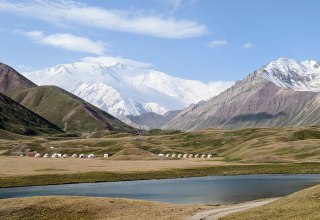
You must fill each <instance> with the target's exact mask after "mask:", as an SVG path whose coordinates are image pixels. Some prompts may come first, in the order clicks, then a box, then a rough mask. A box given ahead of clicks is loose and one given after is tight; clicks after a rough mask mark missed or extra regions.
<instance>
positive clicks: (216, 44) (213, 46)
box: [207, 39, 229, 48]
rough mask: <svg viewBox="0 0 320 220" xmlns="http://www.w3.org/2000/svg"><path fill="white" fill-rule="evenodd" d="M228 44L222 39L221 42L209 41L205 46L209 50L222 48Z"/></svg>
mask: <svg viewBox="0 0 320 220" xmlns="http://www.w3.org/2000/svg"><path fill="white" fill-rule="evenodd" d="M228 44H229V42H228V41H227V40H226V39H223V40H214V41H211V42H210V43H209V44H208V45H207V46H208V47H210V48H216V47H223V46H226V45H228Z"/></svg>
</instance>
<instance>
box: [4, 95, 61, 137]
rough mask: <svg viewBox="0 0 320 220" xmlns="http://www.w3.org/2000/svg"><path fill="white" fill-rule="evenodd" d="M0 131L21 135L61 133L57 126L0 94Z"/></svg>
mask: <svg viewBox="0 0 320 220" xmlns="http://www.w3.org/2000/svg"><path fill="white" fill-rule="evenodd" d="M0 129H3V130H6V131H10V132H13V133H17V134H23V135H37V134H56V133H62V132H63V131H62V130H61V129H60V128H59V127H58V126H56V125H54V124H52V123H51V122H49V121H48V120H46V119H44V118H43V117H41V116H39V115H37V114H35V113H34V112H32V111H30V110H29V109H27V108H25V107H23V106H22V105H20V104H19V103H17V102H15V101H14V100H12V99H11V98H9V97H8V96H6V95H4V94H2V93H0Z"/></svg>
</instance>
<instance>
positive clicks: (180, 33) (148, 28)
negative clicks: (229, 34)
mask: <svg viewBox="0 0 320 220" xmlns="http://www.w3.org/2000/svg"><path fill="white" fill-rule="evenodd" d="M0 11H4V12H9V13H14V14H17V15H20V16H28V17H33V18H37V19H40V20H43V21H46V22H50V23H53V24H55V25H65V24H66V23H67V24H73V25H75V24H77V25H84V26H88V27H95V28H101V29H106V30H113V31H122V32H129V33H136V34H142V35H148V36H154V37H162V38H176V39H181V38H190V37H195V36H200V35H203V34H205V33H207V32H208V30H207V27H206V26H205V25H203V24H199V23H198V22H196V21H190V20H178V19H175V18H164V17H163V16H159V15H147V14H143V13H141V12H135V11H120V10H111V9H106V8H102V7H93V6H89V5H87V4H82V3H77V2H75V1H69V0H55V1H54V0H52V1H49V0H32V1H22V2H13V1H1V0H0Z"/></svg>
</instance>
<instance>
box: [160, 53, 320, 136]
mask: <svg viewBox="0 0 320 220" xmlns="http://www.w3.org/2000/svg"><path fill="white" fill-rule="evenodd" d="M319 91H320V62H316V61H313V60H307V61H301V62H300V61H296V60H293V59H286V58H280V59H278V60H276V61H273V62H270V63H269V64H267V65H265V66H262V67H261V68H260V69H258V70H256V71H254V72H253V73H251V74H249V75H248V76H247V77H245V78H244V79H243V80H241V81H237V82H236V83H235V84H234V85H233V86H232V87H231V88H229V89H227V90H225V91H224V92H222V93H221V94H219V95H217V96H215V97H213V98H211V99H210V100H208V101H205V102H202V103H199V104H198V105H192V106H190V107H189V108H187V109H185V110H184V111H183V112H181V113H180V114H179V115H178V116H177V117H175V118H174V119H173V120H171V121H170V122H168V123H167V124H166V125H164V128H166V129H182V130H202V129H206V128H211V127H216V128H226V129H238V128H244V127H271V126H301V125H315V124H319V123H320V116H319V112H320V93H319Z"/></svg>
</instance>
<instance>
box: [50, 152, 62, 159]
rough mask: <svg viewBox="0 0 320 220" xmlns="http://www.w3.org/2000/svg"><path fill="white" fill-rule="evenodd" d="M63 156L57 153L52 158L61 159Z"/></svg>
mask: <svg viewBox="0 0 320 220" xmlns="http://www.w3.org/2000/svg"><path fill="white" fill-rule="evenodd" d="M61 156H62V155H61V154H57V153H54V154H52V156H51V157H52V158H60V157H61Z"/></svg>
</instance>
